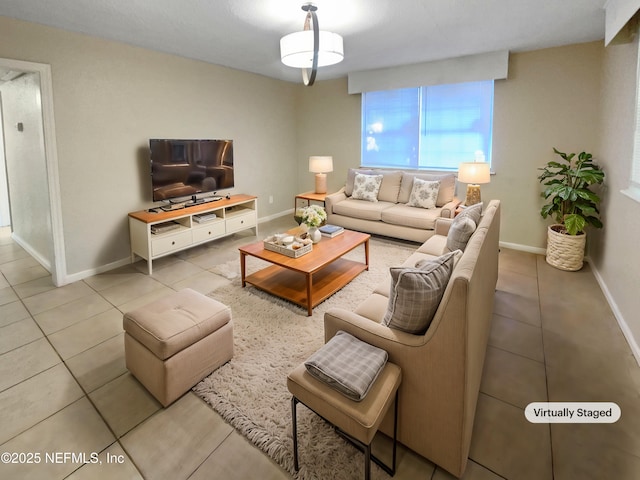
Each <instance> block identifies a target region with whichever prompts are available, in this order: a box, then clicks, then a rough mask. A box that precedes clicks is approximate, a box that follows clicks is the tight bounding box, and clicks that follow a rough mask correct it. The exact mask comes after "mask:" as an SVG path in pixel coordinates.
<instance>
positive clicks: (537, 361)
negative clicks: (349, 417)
mask: <svg viewBox="0 0 640 480" xmlns="http://www.w3.org/2000/svg"><path fill="white" fill-rule="evenodd" d="M283 226H292V225H291V224H290V220H289V219H287V218H282V219H277V220H275V221H272V222H269V223H266V224H262V225H261V226H260V228H261V232H260V235H261V236H263V235H266V234H268V233H270V232H275V231H281V230H282V228H283ZM253 239H254V237H252V236H250V234H244V235H235V236H234V237H231V238H228V239H224V240H220V241H216V242H212V243H209V244H207V245H206V246H203V247H198V248H196V249H192V250H189V251H187V252H183V253H180V254H177V255H174V256H171V257H167V258H164V259H161V260H159V261H157V262H155V263H154V272H155V273H154V274H153V276H152V277H148V276H147V275H145V274H144V272H145V268H146V264H145V263H144V262H138V263H137V264H135V265H132V266H128V267H125V268H121V269H118V270H116V271H111V272H108V273H105V274H102V275H97V276H95V277H92V278H87V279H86V280H84V281H80V282H77V283H74V284H71V285H66V286H64V287H61V288H55V287H54V286H53V285H52V283H51V280H50V277H49V275H48V273H47V272H46V270H44V269H43V268H42V267H41V266H40V265H38V264H37V263H36V262H35V261H34V260H33V259H32V258H31V257H30V256H29V255H28V254H27V253H26V252H25V251H24V250H23V249H22V248H20V247H19V246H18V245H16V244H15V243H13V242H12V241H11V239H10V237H9V236H8V234H7V233H6V232H5V233H4V234H2V235H0V272H1V274H0V426H1V428H0V452H16V453H20V454H23V455H22V456H21V457H20V458H21V459H23V460H31V461H32V462H34V463H29V464H24V465H15V464H6V463H0V478H3V479H24V478H37V479H42V478H47V479H58V478H60V479H62V478H69V479H85V478H86V479H102V478H104V479H139V478H145V479H173V480H180V479H187V478H188V479H192V480H196V479H205V478H207V479H208V478H224V479H250V478H260V479H281V478H289V476H288V475H287V474H286V473H285V472H284V471H282V470H281V469H280V468H279V467H278V466H277V465H275V464H274V463H273V462H272V461H271V460H270V459H269V458H268V457H266V456H265V455H263V454H262V453H261V452H260V451H258V450H257V449H256V448H254V447H252V446H251V445H250V444H249V443H248V442H247V441H246V440H245V439H244V438H243V437H241V436H240V435H238V434H237V433H235V431H234V430H233V428H231V427H230V426H229V425H227V424H226V423H225V422H224V421H223V420H222V419H221V418H220V417H219V416H218V415H217V414H216V413H215V412H214V411H213V410H212V409H211V408H210V407H209V406H207V405H206V404H205V403H203V402H202V401H201V400H200V399H199V398H198V397H196V396H195V395H194V394H193V393H191V392H189V393H187V394H186V395H184V396H183V397H182V398H181V399H180V400H178V401H177V402H176V403H174V404H173V405H171V406H170V407H169V408H166V409H163V408H161V406H160V404H159V403H157V402H156V401H155V400H154V399H153V398H152V397H151V396H150V395H149V394H148V393H147V392H146V391H145V390H144V388H143V387H141V385H140V384H139V383H138V382H137V381H136V380H135V379H134V378H133V377H132V376H131V375H130V374H129V373H128V372H127V370H126V368H125V365H124V358H123V356H124V348H123V333H122V312H123V311H126V310H129V309H132V308H134V307H136V306H138V305H142V304H144V303H147V302H149V301H151V300H153V299H155V298H158V297H161V296H163V295H165V294H166V293H167V292H171V291H173V290H178V289H180V288H183V287H187V286H189V287H192V288H194V289H196V290H198V291H200V292H202V293H208V292H210V291H212V290H214V289H215V288H217V287H219V286H221V285H224V284H226V282H227V280H226V279H224V278H223V277H221V276H218V275H216V274H214V273H213V272H211V271H210V269H211V268H212V267H213V266H215V265H216V264H218V263H222V262H226V261H228V260H231V259H234V258H237V255H238V254H237V247H238V246H239V245H242V244H244V243H247V242H249V241H252V240H253ZM639 392H640V368H639V367H638V364H637V363H636V361H635V359H634V358H633V357H632V355H631V352H630V349H629V347H628V345H627V344H626V342H625V340H624V338H623V336H622V333H621V331H620V329H619V327H618V325H617V323H616V321H615V318H614V317H613V314H612V312H611V310H610V308H609V307H608V305H607V303H606V301H605V298H604V296H603V294H602V292H601V291H600V289H599V287H598V285H597V283H596V281H595V278H594V276H593V274H592V273H591V271H590V269H589V267H588V265H587V266H585V268H584V269H583V270H581V271H580V272H575V273H567V272H561V271H559V270H556V269H553V268H551V267H549V266H548V265H547V264H546V263H545V262H544V258H543V257H541V256H536V255H533V254H528V253H522V252H516V251H513V250H507V249H503V250H502V252H501V254H500V277H499V281H498V287H497V291H496V296H495V316H494V323H493V328H492V330H491V335H490V339H489V347H488V350H487V356H486V363H485V369H484V377H483V381H482V386H481V393H480V396H479V400H478V407H477V413H476V420H475V430H474V437H473V440H472V445H471V452H470V458H471V461H470V462H469V464H468V468H467V471H466V473H465V476H464V478H465V479H473V480H480V479H481V480H495V479H500V478H505V479H509V480H512V479H513V480H515V479H535V480H545V479H555V480H565V479H566V480H569V479H575V478H580V479H604V478H608V479H609V478H615V479H618V480H625V479H629V480H631V479H636V478H640V401H639V400H640V398H639ZM531 401H607V402H616V403H617V404H618V405H620V407H621V409H622V418H621V419H620V420H619V421H618V422H617V423H615V424H610V425H602V424H600V425H593V424H581V425H575V424H574V425H567V424H554V425H551V426H550V425H543V424H530V423H528V422H527V420H526V419H525V417H524V408H525V406H526V405H527V404H528V403H529V402H531ZM34 452H40V455H41V456H40V458H39V463H35V462H37V461H38V458H37V457H36V455H35V454H34ZM83 452H84V457H83V456H81V454H82V453H83ZM93 452H95V453H93ZM45 453H47V454H48V455H49V456H48V457H45ZM30 454H32V455H31V456H30V457H29V455H30ZM100 462H101V463H100ZM395 478H397V479H412V480H413V479H433V480H436V479H437V480H444V479H451V478H453V477H451V476H450V475H449V474H447V473H446V472H444V471H442V470H440V469H438V468H437V467H435V466H434V465H433V464H431V463H430V462H428V461H426V460H424V459H422V458H420V457H417V456H416V455H414V454H412V453H411V452H408V451H406V450H404V449H401V451H400V452H399V465H398V472H397V474H396V477H395Z"/></svg>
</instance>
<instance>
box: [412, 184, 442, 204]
mask: <svg viewBox="0 0 640 480" xmlns="http://www.w3.org/2000/svg"><path fill="white" fill-rule="evenodd" d="M439 189H440V182H439V181H437V180H436V181H433V182H430V181H427V180H421V179H419V178H414V179H413V188H412V189H411V195H410V196H409V202H408V203H407V205H409V206H410V207H420V208H436V200H437V199H438V190H439Z"/></svg>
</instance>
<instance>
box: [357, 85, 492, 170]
mask: <svg viewBox="0 0 640 480" xmlns="http://www.w3.org/2000/svg"><path fill="white" fill-rule="evenodd" d="M492 127H493V80H487V81H481V82H467V83H456V84H450V85H435V86H428V87H420V88H405V89H400V90H385V91H380V92H365V93H363V94H362V161H361V163H362V165H365V166H372V167H374V166H375V167H395V168H411V169H441V170H457V168H458V165H459V164H460V163H461V162H470V161H474V160H477V159H479V158H481V159H484V160H486V161H487V162H489V163H490V161H491V139H492Z"/></svg>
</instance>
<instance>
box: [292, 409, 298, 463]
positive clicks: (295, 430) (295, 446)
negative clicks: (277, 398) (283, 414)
mask: <svg viewBox="0 0 640 480" xmlns="http://www.w3.org/2000/svg"><path fill="white" fill-rule="evenodd" d="M297 404H298V399H297V398H296V397H291V420H292V422H291V424H292V425H293V468H294V469H295V471H296V472H297V471H298V422H297V419H296V405H297Z"/></svg>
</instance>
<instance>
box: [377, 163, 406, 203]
mask: <svg viewBox="0 0 640 480" xmlns="http://www.w3.org/2000/svg"><path fill="white" fill-rule="evenodd" d="M374 172H375V174H376V175H382V185H380V191H379V192H378V200H381V201H383V202H391V203H396V202H397V201H398V194H399V193H400V184H401V182H402V172H394V171H391V172H389V171H386V170H375V171H374Z"/></svg>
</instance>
